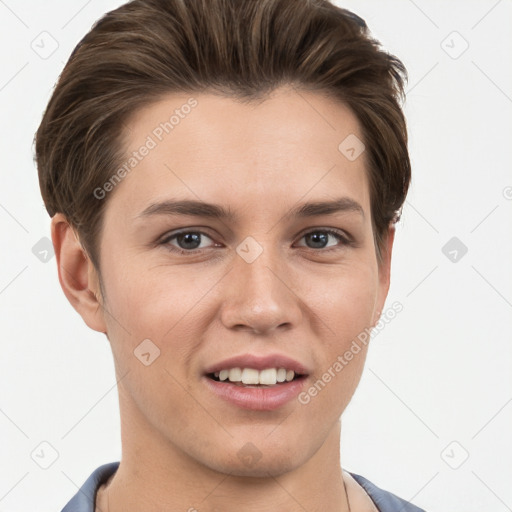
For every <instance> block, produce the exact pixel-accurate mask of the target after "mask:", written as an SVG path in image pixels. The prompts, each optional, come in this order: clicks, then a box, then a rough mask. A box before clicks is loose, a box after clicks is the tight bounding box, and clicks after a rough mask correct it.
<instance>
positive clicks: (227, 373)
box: [214, 368, 295, 386]
mask: <svg viewBox="0 0 512 512" xmlns="http://www.w3.org/2000/svg"><path fill="white" fill-rule="evenodd" d="M214 375H215V377H218V379H219V380H220V381H226V380H228V379H229V381H230V382H241V383H242V384H244V385H258V384H261V385H264V386H274V385H276V384H277V383H281V382H285V381H286V382H290V381H292V380H293V378H294V377H295V372H294V371H293V370H287V369H286V368H265V369H264V370H261V371H259V370H256V369H255V368H231V369H229V370H220V371H218V372H215V373H214Z"/></svg>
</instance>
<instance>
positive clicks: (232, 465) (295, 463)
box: [201, 436, 314, 478]
mask: <svg viewBox="0 0 512 512" xmlns="http://www.w3.org/2000/svg"><path fill="white" fill-rule="evenodd" d="M298 446H300V449H298V448H297V447H298ZM313 452H314V449H313V447H307V446H304V445H303V442H302V443H300V442H292V439H288V442H287V443H285V441H284V440H283V439H282V438H281V437H276V439H275V440H274V441H273V442H269V438H268V437H267V439H266V440H265V436H261V438H260V439H259V440H253V441H247V442H246V443H239V442H236V441H233V443H232V444H231V445H229V444H226V446H225V449H224V450H223V451H222V452H221V451H220V449H219V448H218V447H217V449H216V450H211V451H210V454H209V457H208V459H207V460H205V459H203V460H202V461H201V462H202V463H203V464H204V465H206V466H207V467H209V468H210V469H212V470H214V471H217V472H219V473H223V474H229V475H232V476H240V477H254V478H262V477H269V476H272V477H277V476H280V475H283V474H285V473H289V472H290V471H293V470H295V469H297V468H298V467H300V466H301V465H302V464H304V463H305V462H306V461H307V460H308V459H309V458H310V457H311V455H312V454H313Z"/></svg>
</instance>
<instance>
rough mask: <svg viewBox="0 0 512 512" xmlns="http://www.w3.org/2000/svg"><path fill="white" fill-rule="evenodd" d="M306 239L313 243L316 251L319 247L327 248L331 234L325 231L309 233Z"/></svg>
mask: <svg viewBox="0 0 512 512" xmlns="http://www.w3.org/2000/svg"><path fill="white" fill-rule="evenodd" d="M306 238H307V239H309V240H310V241H312V242H313V245H314V248H315V249H318V247H325V246H326V245H327V242H328V238H329V234H328V233H325V232H324V231H315V232H313V233H308V234H307V235H306ZM316 244H320V245H316Z"/></svg>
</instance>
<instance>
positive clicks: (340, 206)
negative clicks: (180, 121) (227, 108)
mask: <svg viewBox="0 0 512 512" xmlns="http://www.w3.org/2000/svg"><path fill="white" fill-rule="evenodd" d="M345 212H355V213H359V214H360V215H361V216H362V218H363V219H364V217H365V215H364V209H363V207H362V206H361V205H360V204H359V203H358V202H357V201H355V200H354V199H351V198H350V197H340V198H337V199H334V200H332V201H314V202H309V203H303V204H300V205H298V206H296V207H295V208H292V209H291V210H290V211H289V212H288V213H286V214H285V215H284V217H285V218H293V217H298V218H307V217H316V216H320V215H333V214H335V213H345ZM153 215H191V216H195V217H207V218H211V219H220V220H230V221H233V220H235V219H236V215H235V213H234V212H233V211H232V210H230V209H229V208H224V207H223V206H221V205H219V204H213V203H205V202H203V201H196V200H191V199H186V200H172V199H169V200H166V201H161V202H158V203H153V204H151V205H149V206H148V207H147V208H146V209H144V210H143V211H142V212H141V213H140V214H138V215H137V216H136V218H137V219H138V218H146V217H151V216H153Z"/></svg>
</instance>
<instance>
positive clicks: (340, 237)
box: [159, 228, 355, 256]
mask: <svg viewBox="0 0 512 512" xmlns="http://www.w3.org/2000/svg"><path fill="white" fill-rule="evenodd" d="M190 233H194V234H199V235H203V236H205V237H207V238H210V239H211V237H210V236H209V235H208V234H206V233H204V232H203V231H200V230H189V231H180V232H179V233H174V234H172V235H169V236H166V237H165V238H164V239H163V240H162V241H161V242H159V245H163V246H167V248H168V250H170V251H171V252H174V253H178V254H183V255H188V256H191V255H198V254H202V253H203V252H204V251H205V250H207V249H190V250H185V249H180V248H179V247H175V246H173V245H170V244H169V242H170V241H171V240H173V239H175V238H176V237H178V236H180V235H186V234H190ZM312 233H326V234H328V235H332V236H334V237H335V238H337V239H338V240H339V241H340V242H341V246H340V245H335V246H332V247H329V248H327V249H322V248H319V249H315V248H312V247H305V248H306V249H309V250H311V251H314V252H322V253H331V252H332V251H335V250H339V249H340V247H343V246H348V247H355V242H354V241H353V240H352V239H351V238H349V237H347V236H346V235H344V234H342V233H341V232H339V231H336V230H334V229H329V228H325V229H313V230H311V231H308V232H307V233H304V234H303V235H302V236H301V237H300V239H302V238H304V237H305V236H307V235H310V234H312ZM300 239H299V240H300ZM301 247H304V246H301ZM208 249H210V247H208Z"/></svg>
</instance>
